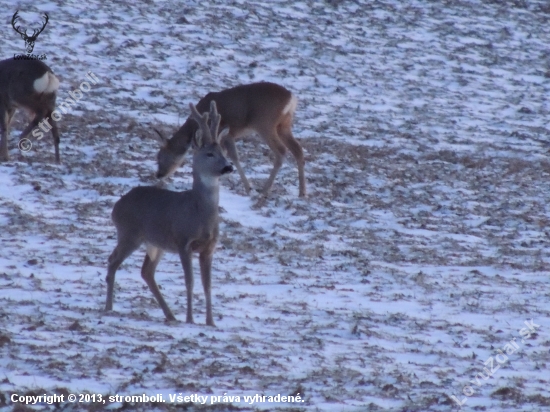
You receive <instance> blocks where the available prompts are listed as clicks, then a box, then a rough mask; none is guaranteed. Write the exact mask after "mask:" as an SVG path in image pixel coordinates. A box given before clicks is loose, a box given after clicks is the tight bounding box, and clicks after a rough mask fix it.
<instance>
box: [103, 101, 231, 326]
mask: <svg viewBox="0 0 550 412" xmlns="http://www.w3.org/2000/svg"><path fill="white" fill-rule="evenodd" d="M190 107H191V112H192V115H191V117H192V118H193V119H194V120H193V121H197V123H198V124H199V127H200V129H199V130H200V131H199V133H197V134H195V136H194V139H195V145H196V147H197V148H196V149H195V151H194V155H193V188H192V189H191V190H188V191H185V192H172V191H170V190H166V189H160V188H157V187H136V188H134V189H132V190H130V192H128V193H127V194H126V195H124V196H122V197H121V198H120V200H119V201H118V202H116V204H115V206H114V208H113V213H112V218H113V222H114V224H115V226H116V229H117V237H118V243H117V246H116V248H115V250H114V251H113V253H112V254H111V256H110V257H109V268H108V272H107V303H106V305H105V310H112V308H113V292H114V290H113V288H114V282H115V273H116V270H117V269H118V267H119V266H120V264H121V263H122V262H123V261H124V260H125V259H126V258H127V257H128V256H130V255H131V254H132V252H134V251H135V250H136V249H137V248H138V247H139V246H140V245H141V244H143V243H145V244H146V246H147V254H146V255H145V261H144V262H143V267H142V268H141V276H142V277H143V279H144V280H145V282H146V283H147V286H149V289H151V292H153V295H155V298H156V299H157V301H158V303H159V305H160V307H161V308H162V310H163V312H164V315H165V316H166V319H167V320H175V317H174V315H173V314H172V311H171V310H170V309H169V308H168V305H167V304H166V302H165V301H164V298H163V297H162V295H161V293H160V291H159V288H158V286H157V284H156V282H155V269H156V267H157V264H158V263H159V260H160V259H161V257H162V255H163V253H164V252H165V251H168V252H174V253H179V256H180V259H181V264H182V266H183V271H184V272H185V286H186V288H187V323H193V268H192V264H191V263H192V262H191V260H192V254H193V252H199V263H200V269H201V278H202V286H203V288H204V294H205V297H206V324H207V325H211V326H214V320H213V318H212V300H211V290H210V289H211V267H212V255H213V254H214V249H215V247H216V241H217V239H218V200H219V178H220V176H221V175H223V174H226V173H230V172H232V171H233V166H232V165H231V163H230V162H229V161H228V160H227V159H226V158H225V157H224V155H223V152H222V150H221V147H220V145H219V138H218V127H219V122H220V116H219V115H218V113H217V112H216V103H215V102H212V104H211V107H210V121H211V124H210V129H209V128H208V124H207V122H208V113H205V114H203V115H202V117H201V115H200V114H199V113H198V111H197V110H196V108H195V107H194V106H193V105H190Z"/></svg>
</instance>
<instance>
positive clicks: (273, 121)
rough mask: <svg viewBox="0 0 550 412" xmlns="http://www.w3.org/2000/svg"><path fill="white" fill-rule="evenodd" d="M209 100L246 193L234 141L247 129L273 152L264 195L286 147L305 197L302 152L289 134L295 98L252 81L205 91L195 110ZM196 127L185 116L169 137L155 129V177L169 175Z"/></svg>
mask: <svg viewBox="0 0 550 412" xmlns="http://www.w3.org/2000/svg"><path fill="white" fill-rule="evenodd" d="M212 100H215V101H216V104H217V107H218V111H219V113H220V115H221V116H222V120H221V124H220V128H221V130H223V129H225V130H224V132H225V131H227V134H226V135H225V136H223V138H222V143H221V144H222V146H223V147H224V149H225V150H226V152H227V155H228V156H229V158H230V159H231V160H232V161H233V163H234V164H235V166H236V167H237V171H238V172H239V176H240V178H241V181H242V182H243V184H244V186H245V189H246V192H247V193H249V192H250V184H249V183H248V180H247V178H246V176H245V175H244V171H243V169H242V167H241V164H240V162H239V156H238V154H237V149H236V148H235V140H237V139H239V138H241V137H244V136H246V135H247V134H249V133H250V132H256V133H258V134H259V135H260V137H261V138H262V139H263V140H264V141H265V142H266V143H267V145H268V146H269V148H270V149H271V150H272V151H273V153H274V155H275V161H274V164H273V169H272V171H271V174H270V175H269V178H268V179H267V182H266V184H265V186H264V188H263V194H264V195H265V194H267V193H268V192H269V189H270V188H271V185H272V184H273V181H274V180H275V176H276V175H277V172H278V171H279V169H280V168H281V165H282V163H283V158H284V155H285V154H286V151H287V149H288V150H290V152H291V153H292V154H293V156H294V158H295V159H296V163H297V165H298V179H299V185H300V188H299V195H300V196H301V197H302V196H305V195H306V180H305V174H304V153H303V151H302V147H301V146H300V144H299V143H298V142H297V141H296V139H295V138H294V136H293V135H292V121H293V118H294V112H295V110H296V104H297V99H296V97H295V96H294V95H293V94H292V93H291V92H290V91H288V90H287V89H285V88H284V87H282V86H279V85H277V84H274V83H268V82H261V83H252V84H246V85H241V86H237V87H233V88H231V89H226V90H222V91H220V92H216V93H208V94H207V95H206V96H204V97H203V98H202V99H201V100H200V101H199V103H198V104H197V110H198V111H199V112H200V113H203V112H206V111H207V110H208V106H209V105H210V102H211V101H212ZM196 130H197V125H196V123H195V122H194V121H193V120H192V119H191V118H188V119H187V121H186V122H185V123H184V124H183V126H181V128H180V129H179V130H178V131H177V132H176V133H174V135H173V136H172V138H171V139H166V138H165V137H164V136H162V135H161V134H160V133H158V132H157V133H158V134H159V136H160V142H161V149H160V151H159V153H158V155H157V161H158V172H157V177H158V178H163V177H166V176H169V175H170V174H172V173H173V172H174V170H175V169H177V168H178V167H179V166H180V165H181V164H182V163H183V159H184V155H185V153H186V152H187V150H188V149H189V147H190V146H191V142H192V140H193V135H194V134H195V131H196Z"/></svg>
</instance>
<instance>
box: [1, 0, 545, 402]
mask: <svg viewBox="0 0 550 412" xmlns="http://www.w3.org/2000/svg"><path fill="white" fill-rule="evenodd" d="M106 3H108V4H106ZM0 6H1V7H2V10H3V13H2V16H3V17H2V19H1V22H2V28H1V36H2V41H1V42H0V56H2V58H7V57H10V56H12V55H13V54H14V53H23V52H24V43H23V41H22V40H21V38H20V37H19V36H18V35H17V34H16V33H15V32H14V31H13V29H12V28H11V25H10V21H11V16H12V14H13V13H14V12H15V11H16V10H17V9H19V10H20V14H21V15H22V17H23V18H24V19H26V20H25V21H26V22H27V23H28V24H29V27H30V28H32V26H33V22H34V24H39V21H40V16H39V15H38V14H35V13H41V12H48V13H49V15H50V22H49V24H48V26H47V28H46V29H45V30H44V32H43V33H42V34H41V35H40V36H39V38H38V40H37V42H36V46H35V51H34V53H36V54H41V53H46V54H47V56H48V58H47V60H46V63H48V64H49V65H50V66H51V67H52V68H53V70H54V71H55V73H56V74H57V75H58V77H59V79H60V80H61V89H60V92H59V97H58V99H59V100H60V101H61V100H65V99H66V98H67V97H69V92H71V91H73V90H75V89H77V88H78V87H79V84H80V83H81V82H83V81H85V80H86V79H85V76H86V74H87V73H88V72H92V73H93V74H95V76H97V78H99V79H100V82H98V84H97V85H92V87H91V90H90V91H88V92H85V93H84V94H83V96H82V99H81V100H80V101H79V102H78V106H77V107H75V108H74V109H73V110H72V111H71V112H70V113H68V114H67V115H65V116H64V117H63V120H62V122H61V123H60V128H61V158H62V164H61V165H59V166H58V165H55V164H54V162H53V159H54V156H53V145H52V144H51V140H50V138H49V136H48V138H47V139H43V140H40V141H37V142H34V147H33V149H32V150H31V151H29V152H27V153H22V152H20V151H19V150H18V149H17V137H16V133H17V131H20V130H22V127H23V121H24V119H25V116H24V115H23V114H20V115H18V116H17V119H16V122H15V124H14V129H15V130H14V131H13V133H12V139H11V140H10V149H11V150H10V155H11V161H9V162H6V163H2V164H0V303H1V304H0V392H2V393H1V394H0V408H5V409H6V410H53V409H54V408H55V405H46V404H42V405H38V406H36V405H35V406H34V407H32V409H24V408H21V407H20V406H18V405H19V404H15V403H13V402H12V401H11V400H10V397H11V394H13V393H17V394H21V395H33V394H34V395H42V394H54V393H57V394H64V395H65V397H66V396H67V395H68V394H69V393H74V394H79V393H89V394H102V396H103V397H108V396H110V395H116V394H118V395H122V396H128V395H142V394H146V395H148V396H152V395H156V394H162V395H163V399H164V400H166V402H165V403H157V404H154V405H152V404H128V403H125V402H124V401H122V402H115V403H109V402H107V403H106V404H102V403H88V404H78V403H73V404H71V403H68V402H64V403H62V404H60V405H59V406H60V407H61V408H62V410H75V411H80V410H103V409H104V408H107V407H109V408H110V409H111V410H118V409H121V410H122V409H125V408H126V409H127V410H159V411H164V410H209V411H222V410H233V411H252V410H279V409H280V410H294V411H403V412H404V411H419V412H424V411H450V410H458V409H460V407H459V405H458V404H459V403H462V404H463V405H462V410H480V411H502V412H505V411H547V410H549V409H548V408H549V407H550V374H549V373H548V369H549V366H550V337H549V336H548V327H549V326H550V285H549V283H550V282H549V281H550V279H549V273H550V161H549V159H548V156H549V154H550V118H549V115H550V103H549V96H550V93H549V92H550V49H549V48H548V47H549V45H550V25H549V19H550V6H549V5H548V2H547V1H531V0H513V1H512V0H510V1H506V0H503V1H496V0H493V1H490V0H485V1H482V0H469V1H467V0H447V1H443V0H441V1H414V0H413V1H399V0H377V1H367V0H355V1H351V0H350V1H345V0H340V1H339V0H331V1H328V0H327V1H290V0H276V1H244V0H234V1H222V0H219V1H209V2H199V1H184V2H177V1H169V2H163V1H153V0H146V1H143V2H137V4H133V3H132V2H130V1H114V2H101V1H97V0H91V1H86V2H79V1H74V0H68V1H61V0H54V1H45V2H43V3H41V4H40V5H38V6H37V5H36V2H34V1H18V2H17V4H16V5H14V3H13V1H10V0H7V1H6V0H0ZM261 80H266V81H273V82H276V83H279V84H282V85H284V86H285V87H287V88H288V89H290V90H292V91H293V92H294V93H295V94H296V95H297V96H298V98H299V104H298V110H297V113H296V120H295V127H294V132H295V136H296V137H297V138H298V139H299V140H300V142H301V143H302V145H303V147H304V150H305V152H306V177H307V180H308V198H307V199H306V200H302V199H299V198H298V197H297V194H298V186H297V181H298V179H297V170H296V167H295V164H294V162H293V160H292V157H291V156H289V157H288V158H287V160H288V161H287V162H286V163H285V165H284V166H283V168H282V169H281V171H280V173H279V175H278V176H277V179H276V180H275V184H274V186H273V191H272V193H271V195H270V197H269V198H268V199H267V201H266V202H265V204H264V205H262V206H257V205H256V204H255V203H256V197H257V195H254V196H253V197H252V198H250V197H248V196H246V195H245V193H244V189H243V186H242V184H241V183H240V181H239V178H238V175H237V174H236V173H235V174H233V175H231V176H226V177H224V178H222V191H221V195H220V197H221V201H220V204H221V207H222V208H223V210H222V213H221V216H222V222H221V226H220V230H221V237H220V241H219V246H218V249H217V251H216V254H215V255H214V264H213V298H214V303H213V309H214V317H215V321H216V324H217V327H216V328H211V327H207V326H205V325H204V312H205V305H204V295H203V293H202V287H201V285H200V276H197V274H198V262H195V273H196V276H195V319H196V321H197V322H198V323H197V324H196V325H187V324H185V323H184V322H182V320H184V316H185V284H184V281H183V272H182V269H181V265H180V262H179V258H178V257H177V256H176V255H166V256H165V257H164V259H163V260H162V261H161V263H160V265H159V267H158V271H157V276H156V278H157V281H158V283H159V285H160V287H161V288H162V292H163V294H164V296H165V298H166V301H167V302H168V304H169V306H170V307H171V309H172V310H173V311H174V314H175V315H176V317H178V319H179V320H180V322H178V323H176V324H168V323H165V322H164V316H163V314H162V311H161V309H160V308H159V306H158V304H157V303H156V301H155V300H154V297H153V296H152V294H151V293H150V292H149V290H148V289H147V286H146V284H145V282H144V281H143V280H142V279H141V276H140V274H139V272H140V267H141V263H142V260H143V256H144V251H143V250H141V251H139V252H136V253H135V254H134V255H133V256H131V257H130V258H129V259H128V260H127V261H126V262H125V263H124V265H123V266H122V267H121V269H120V270H119V272H118V273H117V287H116V290H115V303H114V311H113V312H112V313H108V314H105V313H103V312H102V309H103V305H104V300H105V293H106V285H105V275H106V262H107V258H108V256H109V254H110V253H111V251H112V249H113V248H114V246H115V229H114V226H113V225H112V223H111V221H110V213H111V209H112V206H113V204H114V202H115V201H116V200H117V199H118V198H119V197H120V196H121V195H122V194H124V193H126V192H127V191H128V190H129V189H130V188H132V187H134V186H137V185H140V184H141V185H148V184H155V183H156V180H155V179H154V176H153V174H154V172H155V171H156V169H155V168H156V163H155V155H156V152H157V149H158V144H157V143H156V141H155V140H154V139H153V131H152V127H158V128H160V129H162V130H164V131H165V132H166V133H167V134H171V133H172V132H173V131H175V130H176V129H177V128H178V127H179V125H181V124H182V123H183V121H184V120H185V118H186V117H187V116H188V108H187V105H188V103H189V102H196V101H198V99H199V98H200V97H202V96H203V95H204V94H205V93H207V92H208V91H215V90H219V89H223V88H226V87H231V86H234V85H237V84H241V83H249V82H253V81H261ZM238 149H239V152H240V155H241V158H242V164H243V166H244V167H245V171H246V173H247V176H248V177H249V178H250V180H251V183H252V184H253V185H254V187H256V188H258V187H261V186H262V185H263V182H264V181H265V179H266V178H267V175H268V173H269V170H270V168H271V157H270V152H269V149H268V148H267V146H266V145H265V144H264V143H262V142H260V141H259V139H257V138H254V137H251V138H250V139H248V140H245V141H243V142H240V143H238ZM188 159H189V161H190V159H191V157H190V156H189V157H188ZM189 161H188V162H187V163H186V165H185V166H184V167H182V168H181V169H180V170H179V171H178V172H177V174H176V175H175V177H174V178H172V179H171V180H170V181H169V183H168V186H169V187H170V188H173V189H175V190H184V189H187V188H189V187H190V183H191V176H190V165H189ZM525 322H527V324H526V323H525ZM534 325H538V326H534ZM516 346H517V347H516ZM499 351H500V352H499ZM180 394H181V395H182V396H189V395H193V394H197V395H200V396H208V397H209V398H208V399H209V400H208V402H206V404H205V405H203V406H201V405H195V406H193V407H192V406H191V405H190V404H185V403H178V401H177V400H176V402H175V403H172V402H170V396H176V395H180ZM256 394H258V395H262V396H263V395H265V396H266V397H267V396H274V395H277V394H281V396H289V395H294V396H295V395H297V394H299V395H300V397H301V398H302V399H303V400H304V402H295V403H279V404H273V403H254V404H250V402H245V401H244V396H254V395H256ZM224 395H226V396H232V397H233V400H234V402H233V403H232V404H230V403H223V399H222V400H220V403H218V404H214V405H211V406H210V404H211V399H212V397H213V396H216V397H218V396H219V397H223V396H224ZM237 396H238V397H240V401H235V399H236V397H237ZM453 397H454V398H453ZM18 407H19V408H20V409H17V408H18ZM185 407H187V409H185Z"/></svg>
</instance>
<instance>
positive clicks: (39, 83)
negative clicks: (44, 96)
mask: <svg viewBox="0 0 550 412" xmlns="http://www.w3.org/2000/svg"><path fill="white" fill-rule="evenodd" d="M33 87H34V90H36V91H37V92H38V93H54V92H56V91H57V89H59V79H58V78H57V77H55V74H53V73H52V72H46V73H44V76H42V77H40V78H38V79H36V80H35V81H34V84H33Z"/></svg>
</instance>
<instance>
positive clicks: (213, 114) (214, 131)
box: [210, 100, 222, 141]
mask: <svg viewBox="0 0 550 412" xmlns="http://www.w3.org/2000/svg"><path fill="white" fill-rule="evenodd" d="M221 120H222V117H221V115H219V114H218V107H217V106H216V102H215V101H214V100H212V101H211V102H210V135H211V136H212V140H214V141H218V129H219V128H220V122H221Z"/></svg>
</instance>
